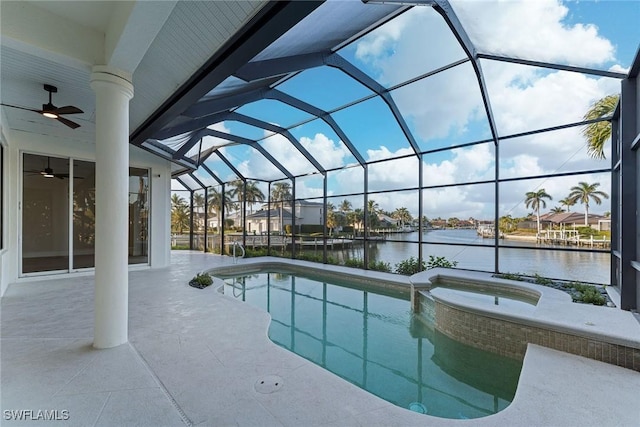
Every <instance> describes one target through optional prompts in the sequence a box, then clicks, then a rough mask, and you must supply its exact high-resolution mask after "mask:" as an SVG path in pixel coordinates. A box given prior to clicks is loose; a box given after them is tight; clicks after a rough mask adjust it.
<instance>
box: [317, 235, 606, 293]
mask: <svg viewBox="0 0 640 427" xmlns="http://www.w3.org/2000/svg"><path fill="white" fill-rule="evenodd" d="M418 239H419V235H418V233H417V232H414V233H399V234H391V235H389V236H388V240H386V241H373V242H370V243H369V257H370V260H375V261H383V262H386V263H389V264H390V266H391V268H392V269H395V265H396V264H397V263H399V262H401V261H403V260H405V259H408V258H410V257H412V256H413V257H416V258H417V257H418V243H417V242H418ZM443 243H455V244H474V245H486V247H477V246H452V245H445V244H443ZM492 245H493V239H483V238H482V237H480V236H478V235H477V234H476V232H475V230H465V229H450V230H430V231H427V232H425V233H424V234H423V257H424V259H428V257H429V255H433V256H436V257H440V256H443V257H445V258H447V259H448V260H450V261H457V262H458V265H457V267H458V268H464V269H470V270H481V271H490V272H492V271H493V270H494V265H495V251H494V247H493V246H492ZM500 245H509V246H516V247H517V248H504V247H501V248H500V249H499V270H500V271H501V272H509V273H522V274H527V275H533V274H539V275H541V276H544V277H550V278H556V279H569V280H578V281H583V282H591V283H602V284H609V283H610V261H611V255H610V254H609V253H604V252H570V251H563V250H555V249H557V248H564V247H563V246H561V247H558V246H552V245H541V244H536V243H535V242H528V241H517V240H501V241H500ZM308 252H313V250H310V251H308ZM329 255H330V256H333V257H335V258H337V259H339V260H344V259H350V258H358V259H362V257H363V247H362V245H360V246H358V245H355V246H354V247H352V248H347V249H333V250H331V251H329Z"/></svg>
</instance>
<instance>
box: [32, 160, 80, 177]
mask: <svg viewBox="0 0 640 427" xmlns="http://www.w3.org/2000/svg"><path fill="white" fill-rule="evenodd" d="M26 172H28V173H29V174H31V175H42V176H43V177H45V178H58V179H64V178H69V174H68V173H54V172H53V169H52V168H51V157H47V167H46V168H44V169H41V170H30V171H26ZM74 178H77V179H84V177H81V176H74Z"/></svg>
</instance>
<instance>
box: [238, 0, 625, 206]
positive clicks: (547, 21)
mask: <svg viewBox="0 0 640 427" xmlns="http://www.w3.org/2000/svg"><path fill="white" fill-rule="evenodd" d="M453 6H454V9H455V11H456V13H458V14H459V16H460V19H461V21H462V22H463V24H464V25H465V26H466V28H467V29H468V31H469V34H470V36H471V38H472V40H473V41H474V42H475V43H476V44H477V46H478V48H479V50H480V51H483V52H488V53H494V54H500V55H510V56H512V55H517V57H520V58H524V59H533V60H539V61H547V62H559V63H566V64H572V65H579V66H597V67H602V68H604V67H609V68H610V69H612V70H616V71H624V70H622V69H621V67H620V66H619V65H612V61H614V58H615V51H614V48H613V45H612V44H611V43H610V42H609V41H608V40H606V39H605V38H604V37H602V36H601V35H600V34H599V32H598V29H597V27H595V26H594V25H591V24H589V23H583V24H576V25H569V24H567V23H566V17H567V13H568V12H567V10H568V9H567V7H566V6H564V5H563V4H562V3H561V2H559V1H513V2H469V1H456V2H453ZM498 9H499V10H498ZM492 40H495V41H496V42H494V41H492ZM352 49H354V55H355V60H356V62H358V61H359V63H358V65H359V66H363V68H364V69H365V70H367V72H369V73H371V74H372V77H374V78H376V79H377V80H378V81H379V82H381V83H382V84H383V85H385V86H387V87H389V86H391V85H394V84H397V83H400V82H403V81H406V80H407V79H410V78H414V77H417V76H418V75H419V74H423V73H426V72H428V71H431V70H433V69H435V68H438V67H441V66H443V65H445V64H449V63H451V62H453V61H455V60H458V59H460V58H463V57H464V54H463V52H462V50H461V48H460V46H459V44H458V42H457V41H456V39H455V38H454V37H453V36H452V35H451V33H450V31H449V29H448V27H447V26H446V24H445V22H444V20H443V19H442V17H440V16H439V15H438V14H437V13H436V12H435V11H434V10H433V9H432V8H426V7H425V8H413V9H411V10H410V11H408V12H407V13H404V14H402V15H400V16H399V17H398V18H397V19H395V20H392V21H391V22H389V23H387V24H385V25H384V26H382V27H381V28H379V29H377V30H375V31H372V32H371V33H369V34H368V35H367V36H365V37H364V38H363V39H361V40H360V41H358V42H356V43H355V44H354V46H353V47H352ZM481 66H482V69H483V73H484V78H485V81H486V82H487V86H488V93H489V98H490V103H491V108H492V111H493V114H494V116H495V121H496V125H497V130H498V133H499V135H501V136H505V135H510V134H514V133H519V132H524V131H530V130H536V129H541V128H545V127H549V126H556V125H560V124H565V123H571V122H577V121H580V120H581V118H582V116H583V114H584V113H585V112H586V111H587V109H588V108H589V106H590V105H591V104H592V103H593V102H594V101H596V100H598V99H600V98H602V97H603V96H605V95H608V94H611V93H615V92H618V91H619V88H620V83H619V80H617V79H611V78H604V77H597V76H588V75H582V74H579V73H570V72H565V71H556V70H547V69H540V68H536V67H528V66H522V65H516V64H509V63H501V62H496V61H488V60H482V61H481ZM391 94H392V96H393V98H394V100H395V102H396V103H397V105H398V107H399V109H400V110H401V112H402V114H403V115H404V117H405V119H406V120H407V122H408V123H409V125H410V127H411V129H412V131H413V132H414V134H415V136H416V138H417V139H418V140H419V143H420V144H421V146H428V144H429V142H430V141H433V140H436V139H441V140H443V141H445V143H450V144H453V143H457V142H458V141H460V140H462V139H466V140H467V141H471V140H480V139H483V138H487V137H488V134H487V121H486V114H485V111H484V105H483V102H482V98H481V96H480V91H479V88H478V84H477V80H476V76H475V73H474V71H473V69H472V67H471V66H470V64H468V63H467V64H463V65H460V66H457V67H455V68H453V69H450V70H448V71H445V72H443V73H440V74H436V75H434V76H431V77H428V78H426V79H423V80H420V81H417V82H415V83H412V84H409V85H407V86H405V87H403V88H399V89H397V90H394V91H392V92H391ZM328 96H330V94H328ZM265 135H266V134H265ZM350 136H351V135H350ZM300 142H301V144H302V145H303V146H304V147H305V148H306V149H307V150H308V151H309V152H310V153H311V154H312V155H313V156H314V157H315V158H316V159H317V160H318V161H319V162H320V164H322V165H323V166H324V167H325V168H333V167H341V166H343V165H344V164H345V162H346V161H348V159H350V158H351V157H350V153H349V152H348V150H347V149H346V148H345V147H344V145H343V144H341V143H340V142H339V141H334V140H332V139H331V138H329V137H327V136H326V135H324V134H322V133H317V134H315V135H308V136H306V137H302V138H301V139H300ZM262 144H263V146H264V147H265V149H267V151H268V152H269V153H271V154H272V155H273V156H274V157H275V158H276V159H279V160H280V161H281V162H282V163H283V164H285V165H287V167H288V168H290V171H291V172H292V173H293V174H294V175H297V174H303V173H307V172H309V171H311V170H313V168H312V167H311V166H310V165H309V163H308V162H307V161H306V160H305V159H304V158H303V157H301V155H300V154H299V153H298V152H297V150H295V148H294V147H293V146H292V145H291V144H290V143H289V142H288V141H287V140H286V139H284V138H283V137H281V136H279V135H275V136H272V137H271V138H268V139H266V140H265V141H263V142H262ZM389 146H392V144H390V143H387V145H382V143H380V142H378V141H371V143H370V145H369V147H368V150H366V151H365V150H362V152H366V157H367V160H369V161H375V160H382V159H392V158H396V157H399V156H403V155H406V154H410V153H411V150H409V149H401V150H397V151H392V150H391V149H389V148H388V147H389ZM499 154H500V156H499V159H498V161H499V166H500V177H501V178H511V177H523V176H535V175H544V174H552V173H560V172H563V173H564V172H581V171H585V170H591V169H599V168H605V167H606V165H607V162H598V161H595V160H593V159H591V158H590V157H589V156H588V155H587V153H586V147H585V141H584V139H583V137H582V136H581V134H580V128H578V127H576V128H569V129H566V130H562V131H554V132H548V133H544V134H536V135H529V136H526V137H520V138H513V139H508V140H504V141H501V143H500V147H499ZM237 159H238V160H239V161H242V163H241V165H240V168H241V169H240V170H241V171H242V172H243V173H246V174H247V176H255V175H256V174H260V175H261V176H264V177H265V178H266V179H272V178H274V177H276V176H281V173H280V172H278V171H277V170H274V169H273V166H271V165H269V164H268V162H267V161H266V159H264V158H263V157H262V156H258V155H256V153H251V152H247V154H246V155H245V156H244V157H241V156H240V155H239V154H237ZM495 162H496V159H495V151H494V146H493V143H487V144H481V145H476V146H472V147H467V148H460V149H454V150H449V151H444V152H441V153H434V154H429V155H425V156H424V164H423V168H424V184H425V185H447V184H451V183H461V182H474V181H483V180H492V179H493V178H494V177H495V170H494V167H495ZM417 167H418V164H417V160H416V159H415V158H414V157H412V158H406V159H397V158H396V159H395V160H392V161H390V162H384V163H378V164H375V165H370V167H369V190H370V191H385V190H395V189H400V188H407V187H416V186H417V179H418V177H417ZM363 175H364V174H363V171H362V169H361V168H352V169H344V170H339V171H336V172H332V173H330V174H329V176H330V180H329V185H330V186H329V194H352V193H360V192H362V191H363ZM578 181H587V182H598V181H599V182H600V183H601V184H602V186H601V188H603V190H604V191H606V192H609V191H610V190H609V188H610V177H609V176H607V175H606V174H586V175H576V176H567V177H558V178H553V179H546V180H545V179H536V180H525V181H514V182H505V183H503V184H501V185H500V200H499V203H500V211H501V214H507V213H511V214H513V215H514V216H520V215H524V214H525V213H526V211H527V210H526V209H525V207H524V203H523V199H524V194H525V193H526V192H527V191H534V190H536V189H537V188H545V189H546V191H547V192H549V194H552V195H553V197H554V200H553V202H551V203H550V205H549V207H553V206H555V203H556V201H557V200H559V199H561V198H563V197H564V196H566V195H567V194H568V191H569V188H570V187H571V186H573V185H576V184H577V183H578ZM297 193H298V195H299V196H301V197H312V196H314V195H317V196H320V195H321V194H322V188H321V184H320V182H319V181H314V180H312V179H308V180H307V179H301V180H299V182H297ZM424 194H425V200H424V214H425V215H427V216H430V217H434V216H442V217H450V216H457V217H459V218H468V217H469V216H473V217H476V218H493V215H494V212H493V210H494V207H493V203H494V197H495V187H494V184H492V183H491V184H480V185H465V186H461V187H446V188H438V189H431V190H426V191H425V192H424ZM417 196H418V194H417V191H398V192H389V193H378V194H372V195H371V196H370V198H371V199H374V200H375V201H376V202H378V204H379V205H380V206H381V207H382V208H383V209H385V210H389V211H393V210H394V209H396V208H398V207H402V206H404V207H407V208H408V209H409V210H410V211H411V212H412V213H413V214H414V215H416V214H417V211H418V197H417ZM344 198H345V197H338V198H337V199H339V200H340V201H341V200H342V199H344ZM354 200H355V201H356V202H357V201H358V200H360V201H361V197H359V196H358V197H354ZM356 202H353V203H354V208H357V207H360V206H359V205H360V203H356ZM606 203H608V202H606ZM334 204H337V203H334ZM576 209H577V208H576ZM608 209H609V208H608V205H606V206H605V205H603V206H601V207H598V208H597V209H596V212H597V211H600V210H602V211H605V210H608Z"/></svg>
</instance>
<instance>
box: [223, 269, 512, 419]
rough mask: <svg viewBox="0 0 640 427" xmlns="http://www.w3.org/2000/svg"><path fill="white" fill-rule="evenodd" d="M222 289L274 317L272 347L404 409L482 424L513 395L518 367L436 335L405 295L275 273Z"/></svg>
mask: <svg viewBox="0 0 640 427" xmlns="http://www.w3.org/2000/svg"><path fill="white" fill-rule="evenodd" d="M217 276H218V277H221V276H220V275H217ZM224 282H225V284H224V286H223V292H224V294H225V295H229V296H232V297H234V298H237V299H239V300H242V301H245V302H247V303H249V304H252V305H254V306H257V307H259V308H261V309H264V310H266V311H268V312H269V313H270V314H271V318H272V321H271V324H270V327H269V338H270V339H271V340H272V341H273V342H275V343H276V344H278V345H280V346H282V347H284V348H286V349H288V350H290V351H293V352H295V353H296V354H299V355H300V356H302V357H305V358H306V359H308V360H310V361H312V362H314V363H316V364H317V365H320V366H322V367H324V368H325V369H327V370H329V371H331V372H333V373H335V374H337V375H339V376H341V377H342V378H344V379H346V380H348V381H350V382H351V383H353V384H355V385H357V386H359V387H361V388H363V389H365V390H367V391H369V392H371V393H373V394H375V395H377V396H379V397H381V398H383V399H385V400H387V401H389V402H391V403H393V404H395V405H398V406H400V407H403V408H407V409H411V410H414V411H417V412H425V413H427V414H429V415H433V416H438V417H443V418H458V419H460V418H478V417H483V416H487V415H491V414H494V413H496V412H498V411H500V410H502V409H504V408H505V407H507V406H508V405H509V403H510V402H511V401H512V399H513V396H514V394H515V390H516V386H517V382H518V377H519V374H520V370H521V367H522V365H521V362H519V361H517V360H514V359H510V358H506V357H502V356H498V355H495V354H492V353H488V352H485V351H481V350H478V349H475V348H472V347H469V346H466V345H464V344H461V343H459V342H457V341H454V340H452V339H450V338H448V337H446V336H445V335H443V334H442V333H440V332H438V331H437V330H435V329H434V328H433V325H432V324H429V323H428V322H427V321H425V320H424V318H423V317H421V316H418V315H414V314H412V313H411V311H410V303H409V292H408V290H407V291H406V292H402V291H397V290H392V289H384V288H383V289H381V288H378V287H372V286H366V285H364V286H362V287H354V286H353V284H349V283H347V282H344V281H341V280H339V279H338V280H336V279H335V278H333V277H332V278H331V280H328V279H327V278H322V277H319V276H318V277H313V276H309V275H306V274H300V273H296V274H292V273H287V272H273V271H270V272H257V273H252V274H242V275H238V276H235V277H226V278H224Z"/></svg>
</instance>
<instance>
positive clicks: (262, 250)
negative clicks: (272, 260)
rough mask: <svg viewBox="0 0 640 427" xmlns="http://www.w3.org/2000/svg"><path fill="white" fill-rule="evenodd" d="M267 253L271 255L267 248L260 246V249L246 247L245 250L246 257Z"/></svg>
mask: <svg viewBox="0 0 640 427" xmlns="http://www.w3.org/2000/svg"><path fill="white" fill-rule="evenodd" d="M267 255H269V253H268V251H267V249H266V248H258V249H251V248H245V250H244V257H245V258H256V257H261V256H267Z"/></svg>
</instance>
